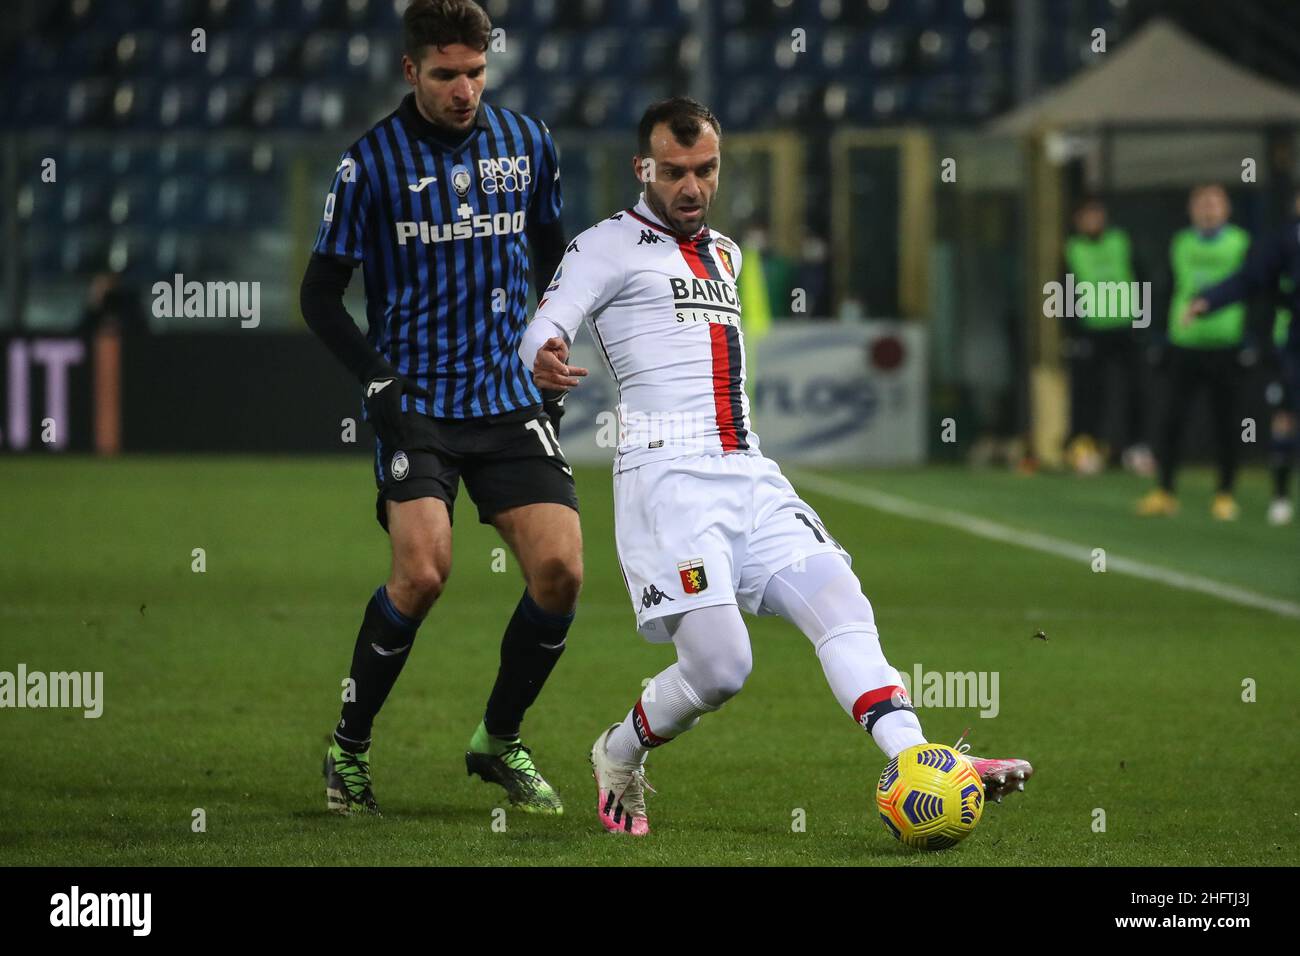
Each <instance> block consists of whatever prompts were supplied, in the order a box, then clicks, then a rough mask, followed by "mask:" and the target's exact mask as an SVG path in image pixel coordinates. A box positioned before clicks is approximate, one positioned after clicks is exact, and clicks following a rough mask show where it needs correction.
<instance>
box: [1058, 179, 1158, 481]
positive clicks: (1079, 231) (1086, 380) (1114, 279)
mask: <svg viewBox="0 0 1300 956" xmlns="http://www.w3.org/2000/svg"><path fill="white" fill-rule="evenodd" d="M1072 225H1073V232H1072V233H1071V235H1070V237H1069V238H1068V239H1067V240H1066V242H1065V272H1066V273H1067V274H1070V275H1073V276H1074V285H1075V287H1076V288H1077V287H1079V286H1080V285H1081V284H1082V283H1088V284H1090V285H1091V286H1092V287H1093V288H1094V290H1096V289H1101V288H1105V286H1103V285H1102V284H1103V283H1123V284H1124V288H1125V289H1131V288H1136V287H1135V286H1133V285H1131V283H1134V282H1138V281H1140V280H1141V275H1140V272H1139V269H1138V267H1137V265H1136V263H1135V261H1134V256H1133V244H1132V242H1131V241H1130V239H1129V236H1128V233H1127V232H1125V231H1124V230H1123V229H1120V228H1118V227H1115V226H1111V225H1109V224H1108V222H1107V210H1106V205H1105V203H1103V202H1102V201H1101V199H1099V198H1097V197H1095V196H1089V197H1086V198H1084V199H1083V200H1082V201H1081V202H1080V203H1079V205H1078V206H1077V207H1076V208H1075V211H1074V216H1073V220H1072ZM1092 302H1093V307H1092V308H1091V309H1088V310H1086V311H1087V312H1088V314H1087V315H1073V312H1074V311H1075V310H1070V311H1069V312H1068V313H1067V316H1069V317H1067V318H1066V323H1067V325H1066V330H1065V331H1066V335H1067V338H1066V355H1067V357H1068V358H1069V362H1070V437H1069V439H1068V440H1067V442H1066V460H1067V461H1068V462H1069V463H1070V465H1071V466H1072V467H1073V468H1074V470H1075V471H1077V472H1079V473H1080V474H1096V473H1097V472H1099V471H1101V470H1102V468H1103V467H1105V466H1106V464H1108V463H1111V464H1113V463H1115V462H1122V463H1123V464H1124V466H1125V467H1127V468H1129V469H1130V470H1132V471H1135V472H1137V473H1138V474H1141V475H1144V476H1146V477H1150V476H1151V475H1153V474H1154V473H1155V460H1154V458H1153V457H1152V455H1151V450H1150V448H1148V447H1147V445H1146V436H1145V423H1144V421H1143V400H1142V399H1143V396H1142V386H1143V372H1144V368H1143V363H1142V355H1141V350H1142V344H1141V342H1140V341H1139V337H1138V334H1137V332H1136V330H1135V329H1134V326H1133V323H1134V320H1135V319H1136V318H1137V315H1136V309H1137V307H1138V305H1139V302H1138V301H1137V300H1136V298H1135V297H1134V296H1130V295H1125V296H1122V297H1118V298H1117V297H1112V296H1109V295H1104V294H1094V296H1093V298H1092ZM1112 422H1114V423H1115V429H1116V433H1115V434H1114V435H1110V434H1107V432H1108V430H1109V429H1110V428H1111V423H1112ZM1111 439H1113V441H1112V440H1111Z"/></svg>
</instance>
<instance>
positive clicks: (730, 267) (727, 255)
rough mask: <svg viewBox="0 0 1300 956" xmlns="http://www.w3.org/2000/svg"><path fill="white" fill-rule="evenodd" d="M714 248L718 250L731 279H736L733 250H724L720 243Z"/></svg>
mask: <svg viewBox="0 0 1300 956" xmlns="http://www.w3.org/2000/svg"><path fill="white" fill-rule="evenodd" d="M713 248H714V249H716V250H718V258H719V259H721V260H722V264H723V265H724V266H725V267H726V269H727V274H728V275H729V276H731V278H733V279H734V278H736V265H735V263H733V262H732V261H731V250H730V249H724V248H723V247H722V245H721V244H720V243H714V245H713Z"/></svg>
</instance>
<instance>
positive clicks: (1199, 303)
mask: <svg viewBox="0 0 1300 956" xmlns="http://www.w3.org/2000/svg"><path fill="white" fill-rule="evenodd" d="M1209 311H1210V303H1208V302H1206V301H1205V299H1204V298H1202V297H1201V296H1197V297H1196V298H1195V299H1193V300H1192V301H1191V302H1188V303H1187V308H1185V309H1183V314H1182V315H1180V316H1179V317H1178V323H1179V325H1183V326H1188V325H1191V324H1192V320H1193V319H1195V318H1196V317H1197V316H1198V315H1204V314H1205V313H1206V312H1209Z"/></svg>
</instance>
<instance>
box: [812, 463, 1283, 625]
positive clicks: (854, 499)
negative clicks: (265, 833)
mask: <svg viewBox="0 0 1300 956" xmlns="http://www.w3.org/2000/svg"><path fill="white" fill-rule="evenodd" d="M787 474H788V476H789V477H790V480H791V481H794V482H795V483H796V484H797V485H798V486H799V487H803V488H807V489H809V490H811V491H816V492H818V493H820V494H823V495H828V496H829V497H831V498H838V499H840V500H841V501H847V502H849V503H851V504H857V505H862V506H864V507H867V508H874V509H876V510H877V511H883V512H885V513H886V514H892V515H899V516H901V517H904V518H914V519H916V520H917V521H928V522H930V523H931V524H941V525H944V526H946V527H949V528H956V529H957V530H958V531H965V532H967V533H968V534H973V535H978V536H979V537H981V538H988V539H989V540H990V541H1001V542H1003V543H1005V544H1014V545H1019V546H1020V547H1022V548H1029V549H1031V550H1033V551H1041V552H1043V553H1044V554H1053V555H1056V556H1057V557H1058V558H1065V559H1066V560H1067V561H1080V562H1083V563H1085V564H1091V562H1092V548H1089V547H1086V546H1084V545H1082V544H1074V543H1073V542H1070V541H1064V540H1062V539H1061V538H1053V537H1051V536H1050V535H1045V534H1038V533H1037V532H1034V531H1022V530H1021V529H1019V528H1012V527H1010V526H1009V525H1004V524H999V523H998V522H996V521H989V520H987V519H985V518H977V517H975V516H974V515H968V514H965V513H963V512H960V511H950V510H948V509H947V508H935V507H933V506H931V505H924V504H920V503H919V502H916V501H909V500H907V499H906V498H899V497H896V496H895V495H891V494H887V493H885V492H883V491H876V490H875V489H873V488H863V487H861V486H860V485H854V484H850V483H849V482H845V481H840V480H838V479H836V478H829V477H827V476H826V475H817V474H813V473H811V472H806V471H790V472H787ZM1106 569H1107V570H1108V571H1118V572H1120V573H1121V574H1129V575H1132V576H1133V577H1135V578H1144V579H1146V580H1148V581H1157V582H1159V583H1160V584H1167V585H1169V586H1170V587H1174V588H1181V589H1182V590H1184V591H1196V592H1199V593H1200V594H1208V595H1210V596H1211V597H1216V598H1219V599H1220V600H1222V601H1230V602H1232V603H1233V604H1240V605H1242V606H1244V607H1251V608H1258V609H1260V610H1264V611H1272V612H1273V613H1274V614H1280V615H1282V616H1283V617H1294V618H1300V604H1296V603H1295V602H1293V601H1285V600H1283V599H1282V598H1274V597H1269V596H1268V595H1266V594H1257V593H1256V592H1254V591H1247V590H1246V589H1245V588H1239V587H1235V586H1233V585H1231V584H1224V583H1222V582H1221V581H1215V580H1213V579H1211V578H1203V577H1201V576H1200V575H1196V574H1183V573H1182V572H1181V571H1172V570H1170V569H1169V568H1162V567H1159V566H1158V565H1154V564H1147V563H1145V562H1143V561H1134V560H1132V559H1131V558H1121V557H1112V556H1111V555H1110V554H1109V553H1108V554H1107V555H1106Z"/></svg>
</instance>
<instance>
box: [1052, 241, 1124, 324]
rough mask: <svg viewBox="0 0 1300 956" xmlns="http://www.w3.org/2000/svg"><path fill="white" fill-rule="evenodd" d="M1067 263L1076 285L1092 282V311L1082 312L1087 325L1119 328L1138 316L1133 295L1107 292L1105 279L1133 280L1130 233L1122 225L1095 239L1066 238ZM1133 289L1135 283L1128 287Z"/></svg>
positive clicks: (1082, 322)
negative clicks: (1088, 313)
mask: <svg viewBox="0 0 1300 956" xmlns="http://www.w3.org/2000/svg"><path fill="white" fill-rule="evenodd" d="M1065 265H1066V268H1068V269H1069V271H1070V272H1071V273H1072V274H1073V275H1074V284H1075V288H1076V289H1077V288H1078V287H1079V286H1080V284H1081V283H1085V282H1087V283H1091V284H1092V286H1093V296H1092V302H1093V306H1092V310H1091V312H1092V314H1090V315H1081V316H1079V322H1080V324H1082V325H1083V327H1084V328H1087V329H1097V330H1103V329H1116V328H1119V327H1121V326H1125V325H1131V324H1132V322H1133V319H1134V318H1135V316H1134V315H1133V311H1134V308H1133V307H1134V306H1135V305H1137V302H1136V301H1134V297H1133V296H1131V295H1129V294H1128V291H1125V292H1124V294H1123V295H1119V296H1116V295H1107V294H1105V291H1104V290H1105V286H1103V285H1102V283H1109V282H1124V283H1129V282H1132V281H1133V254H1132V247H1131V246H1130V244H1129V238H1128V234H1127V233H1126V232H1124V230H1123V229H1107V230H1106V231H1105V232H1103V233H1102V234H1101V235H1100V236H1098V237H1097V238H1096V239H1090V238H1088V237H1087V236H1071V237H1070V238H1069V239H1067V240H1066V242H1065ZM1127 288H1128V289H1131V288H1132V287H1131V286H1129V287H1127Z"/></svg>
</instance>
